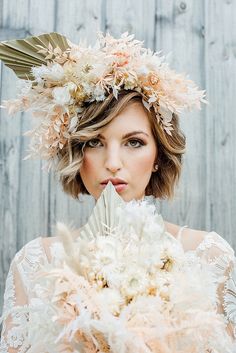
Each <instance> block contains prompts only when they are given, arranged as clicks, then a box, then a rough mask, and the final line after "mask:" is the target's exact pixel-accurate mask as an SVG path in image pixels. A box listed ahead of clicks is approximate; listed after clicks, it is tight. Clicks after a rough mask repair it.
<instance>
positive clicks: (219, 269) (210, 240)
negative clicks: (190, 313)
mask: <svg viewBox="0 0 236 353" xmlns="http://www.w3.org/2000/svg"><path fill="white" fill-rule="evenodd" d="M197 252H198V255H200V256H201V257H202V258H204V259H205V260H207V261H208V263H210V264H212V266H213V268H214V272H215V274H216V279H217V283H218V292H217V294H218V308H217V311H218V312H219V313H222V314H224V316H225V319H226V331H227V333H228V334H229V336H230V337H231V338H232V341H233V342H234V343H236V258H235V254H234V250H233V248H232V247H231V246H230V245H229V243H228V242H227V241H226V240H225V239H223V238H222V237H221V236H220V235H219V234H217V233H216V232H210V233H208V234H207V235H206V237H205V239H204V240H203V241H202V243H200V245H199V246H198V248H197Z"/></svg>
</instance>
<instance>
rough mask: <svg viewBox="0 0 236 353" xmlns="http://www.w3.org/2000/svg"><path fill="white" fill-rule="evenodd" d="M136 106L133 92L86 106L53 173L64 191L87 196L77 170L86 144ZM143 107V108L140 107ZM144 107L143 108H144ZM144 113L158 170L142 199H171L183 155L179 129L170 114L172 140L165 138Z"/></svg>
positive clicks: (139, 98)
mask: <svg viewBox="0 0 236 353" xmlns="http://www.w3.org/2000/svg"><path fill="white" fill-rule="evenodd" d="M134 102H139V103H140V104H142V96H141V94H140V93H138V92H136V91H127V90H122V91H120V93H119V95H118V99H116V98H115V97H114V96H113V94H110V95H109V96H108V97H107V98H106V99H105V100H104V101H101V102H93V103H89V104H88V106H87V107H86V108H85V110H84V112H83V114H82V116H81V118H80V120H79V122H78V126H77V129H76V132H74V133H73V136H71V137H70V139H69V141H68V144H67V145H65V147H63V149H62V150H60V152H58V155H57V157H58V160H57V167H56V172H57V173H58V175H59V180H60V182H61V184H62V187H63V190H64V191H65V192H66V193H67V194H69V195H71V196H72V197H73V198H75V199H79V195H80V194H89V192H88V191H87V189H86V188H85V186H84V184H83V181H82V179H81V177H80V172H79V171H80V167H81V164H82V162H83V156H84V148H85V147H86V142H87V141H88V140H90V139H92V138H95V137H97V135H98V134H99V133H100V130H101V129H102V128H103V127H104V126H106V125H107V124H109V123H110V121H111V120H112V119H114V117H116V116H117V115H118V114H119V113H121V112H122V110H123V109H125V108H126V107H127V106H128V105H129V104H132V103H134ZM142 105H143V104H142ZM143 107H144V106H143ZM144 109H145V111H146V112H147V115H148V118H149V121H150V124H151V129H152V133H153V136H154V138H155V140H156V145H157V160H156V163H157V164H158V166H159V168H158V170H157V172H154V173H152V175H151V178H150V180H149V183H148V185H147V187H146V189H145V195H153V196H154V197H156V198H161V199H165V198H169V199H173V196H174V187H175V185H176V184H177V182H178V180H179V178H180V174H181V166H182V155H183V154H184V152H185V140H186V139H185V136H184V134H183V133H182V131H181V130H180V128H179V118H178V116H177V115H176V114H173V118H172V121H171V122H172V124H173V128H174V130H172V131H171V132H172V136H170V135H168V134H167V133H166V132H165V131H164V130H163V128H162V126H161V125H160V124H158V122H157V119H156V116H155V113H154V111H153V109H150V111H148V110H147V109H146V108H144Z"/></svg>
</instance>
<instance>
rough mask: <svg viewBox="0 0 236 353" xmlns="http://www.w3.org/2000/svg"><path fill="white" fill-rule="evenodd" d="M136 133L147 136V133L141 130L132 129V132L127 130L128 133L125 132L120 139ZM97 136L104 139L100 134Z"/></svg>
mask: <svg viewBox="0 0 236 353" xmlns="http://www.w3.org/2000/svg"><path fill="white" fill-rule="evenodd" d="M137 134H144V135H146V136H148V137H149V135H148V134H147V133H146V132H143V131H132V132H128V134H125V135H124V136H122V139H125V138H128V137H130V136H133V135H137ZM98 137H100V138H102V139H105V137H104V136H103V135H101V134H99V135H98Z"/></svg>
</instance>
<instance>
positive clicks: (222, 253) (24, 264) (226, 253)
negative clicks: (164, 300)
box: [0, 226, 236, 353]
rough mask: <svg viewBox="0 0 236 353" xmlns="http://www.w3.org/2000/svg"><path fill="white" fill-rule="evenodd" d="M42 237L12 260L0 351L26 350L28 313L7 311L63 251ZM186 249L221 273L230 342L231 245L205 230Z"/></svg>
mask: <svg viewBox="0 0 236 353" xmlns="http://www.w3.org/2000/svg"><path fill="white" fill-rule="evenodd" d="M185 227H186V226H184V227H182V228H181V229H180V231H179V233H178V236H177V239H178V240H179V241H181V242H182V244H183V241H182V233H183V232H182V231H183V229H184V228H185ZM43 239H44V238H42V237H38V238H36V239H34V240H32V241H30V242H29V243H27V244H26V245H25V246H24V247H23V248H22V249H21V250H20V251H19V252H17V253H16V255H15V257H14V258H13V260H12V262H11V265H10V269H9V272H8V276H7V279H6V288H5V293H4V306H3V315H4V321H3V324H2V334H1V343H0V353H16V352H17V353H24V352H27V350H28V349H29V344H28V341H27V332H26V329H25V325H24V323H25V322H27V320H28V317H27V314H25V313H19V312H17V314H9V315H8V311H9V310H10V309H12V308H13V307H16V306H23V307H24V306H27V305H28V303H30V301H31V300H32V298H34V292H33V290H32V288H31V279H33V278H34V275H35V273H36V272H37V270H38V269H39V266H40V265H41V264H45V263H48V262H49V261H50V258H52V257H53V258H54V259H55V258H60V256H61V254H62V252H63V248H62V244H61V243H60V242H59V241H55V242H52V243H51V245H50V246H49V249H45V243H44V241H43ZM183 246H184V244H183ZM189 248H190V247H189ZM46 250H47V251H46ZM185 252H186V255H187V256H188V257H189V261H191V256H193V253H195V252H196V253H197V255H198V256H200V257H202V258H204V259H206V260H207V261H209V262H210V263H211V264H212V266H214V268H215V271H216V272H217V274H219V276H220V277H222V276H224V277H222V278H223V281H222V283H220V284H219V287H218V294H219V299H220V300H219V307H218V311H219V312H220V313H224V315H225V318H226V320H227V332H228V334H229V335H230V337H232V340H233V341H234V340H236V282H235V281H236V271H235V269H236V261H235V256H234V251H233V249H232V247H231V246H230V245H229V244H228V243H227V241H226V240H224V239H223V238H222V237H221V236H220V235H219V234H217V233H216V232H214V231H212V232H209V233H207V234H206V235H205V236H204V237H203V239H202V240H201V241H200V242H199V244H198V245H197V246H196V247H195V248H194V249H187V250H185ZM48 254H50V256H48ZM203 290H204V288H203Z"/></svg>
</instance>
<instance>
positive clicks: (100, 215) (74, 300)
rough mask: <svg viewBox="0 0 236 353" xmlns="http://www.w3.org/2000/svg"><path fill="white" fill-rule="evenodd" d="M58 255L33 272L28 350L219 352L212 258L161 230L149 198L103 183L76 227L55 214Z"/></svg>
mask: <svg viewBox="0 0 236 353" xmlns="http://www.w3.org/2000/svg"><path fill="white" fill-rule="evenodd" d="M57 228H58V236H59V237H60V238H61V241H62V244H63V246H62V247H61V250H62V251H61V252H60V256H59V255H58V256H57V257H54V258H53V260H52V262H51V263H50V264H48V265H45V266H43V267H42V269H41V270H40V273H39V274H38V276H37V278H35V285H34V292H35V298H33V299H32V300H31V302H30V305H29V330H28V339H29V343H30V345H31V348H30V349H29V350H28V353H42V352H43V353H46V352H47V353H55V352H63V353H69V352H73V353H88V352H89V353H92V352H97V353H106V352H113V353H205V352H206V353H207V352H209V353H210V352H212V353H213V352H214V353H227V352H232V350H231V349H232V347H231V345H232V343H231V340H230V338H229V336H228V334H227V332H226V330H225V327H226V323H225V320H224V316H223V315H222V314H219V313H217V303H218V297H217V286H218V284H219V280H223V279H222V278H221V279H219V278H217V276H216V274H215V273H214V271H213V269H212V267H211V266H210V264H208V263H206V262H203V260H200V259H199V258H198V257H197V256H196V255H194V253H192V254H191V256H190V254H188V253H185V252H184V250H183V248H182V245H181V244H180V242H179V241H178V240H176V239H175V238H174V236H172V235H171V234H170V233H168V232H167V231H166V230H165V225H164V222H163V219H162V217H161V215H159V214H158V213H157V212H156V208H155V206H154V205H153V204H150V203H149V202H148V201H147V200H142V201H135V200H133V201H130V202H124V201H123V199H122V198H121V197H120V196H119V195H118V194H117V193H116V191H115V188H114V187H113V185H112V184H111V183H109V184H108V185H107V187H106V188H105V189H104V191H103V193H102V195H101V196H100V198H99V199H98V201H97V203H96V206H95V208H94V210H93V213H92V215H91V216H90V218H89V221H88V223H87V224H86V225H85V226H84V227H83V228H82V229H80V230H79V231H78V232H79V233H76V231H75V230H72V229H69V228H68V227H66V226H65V225H64V224H63V223H58V224H57Z"/></svg>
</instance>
